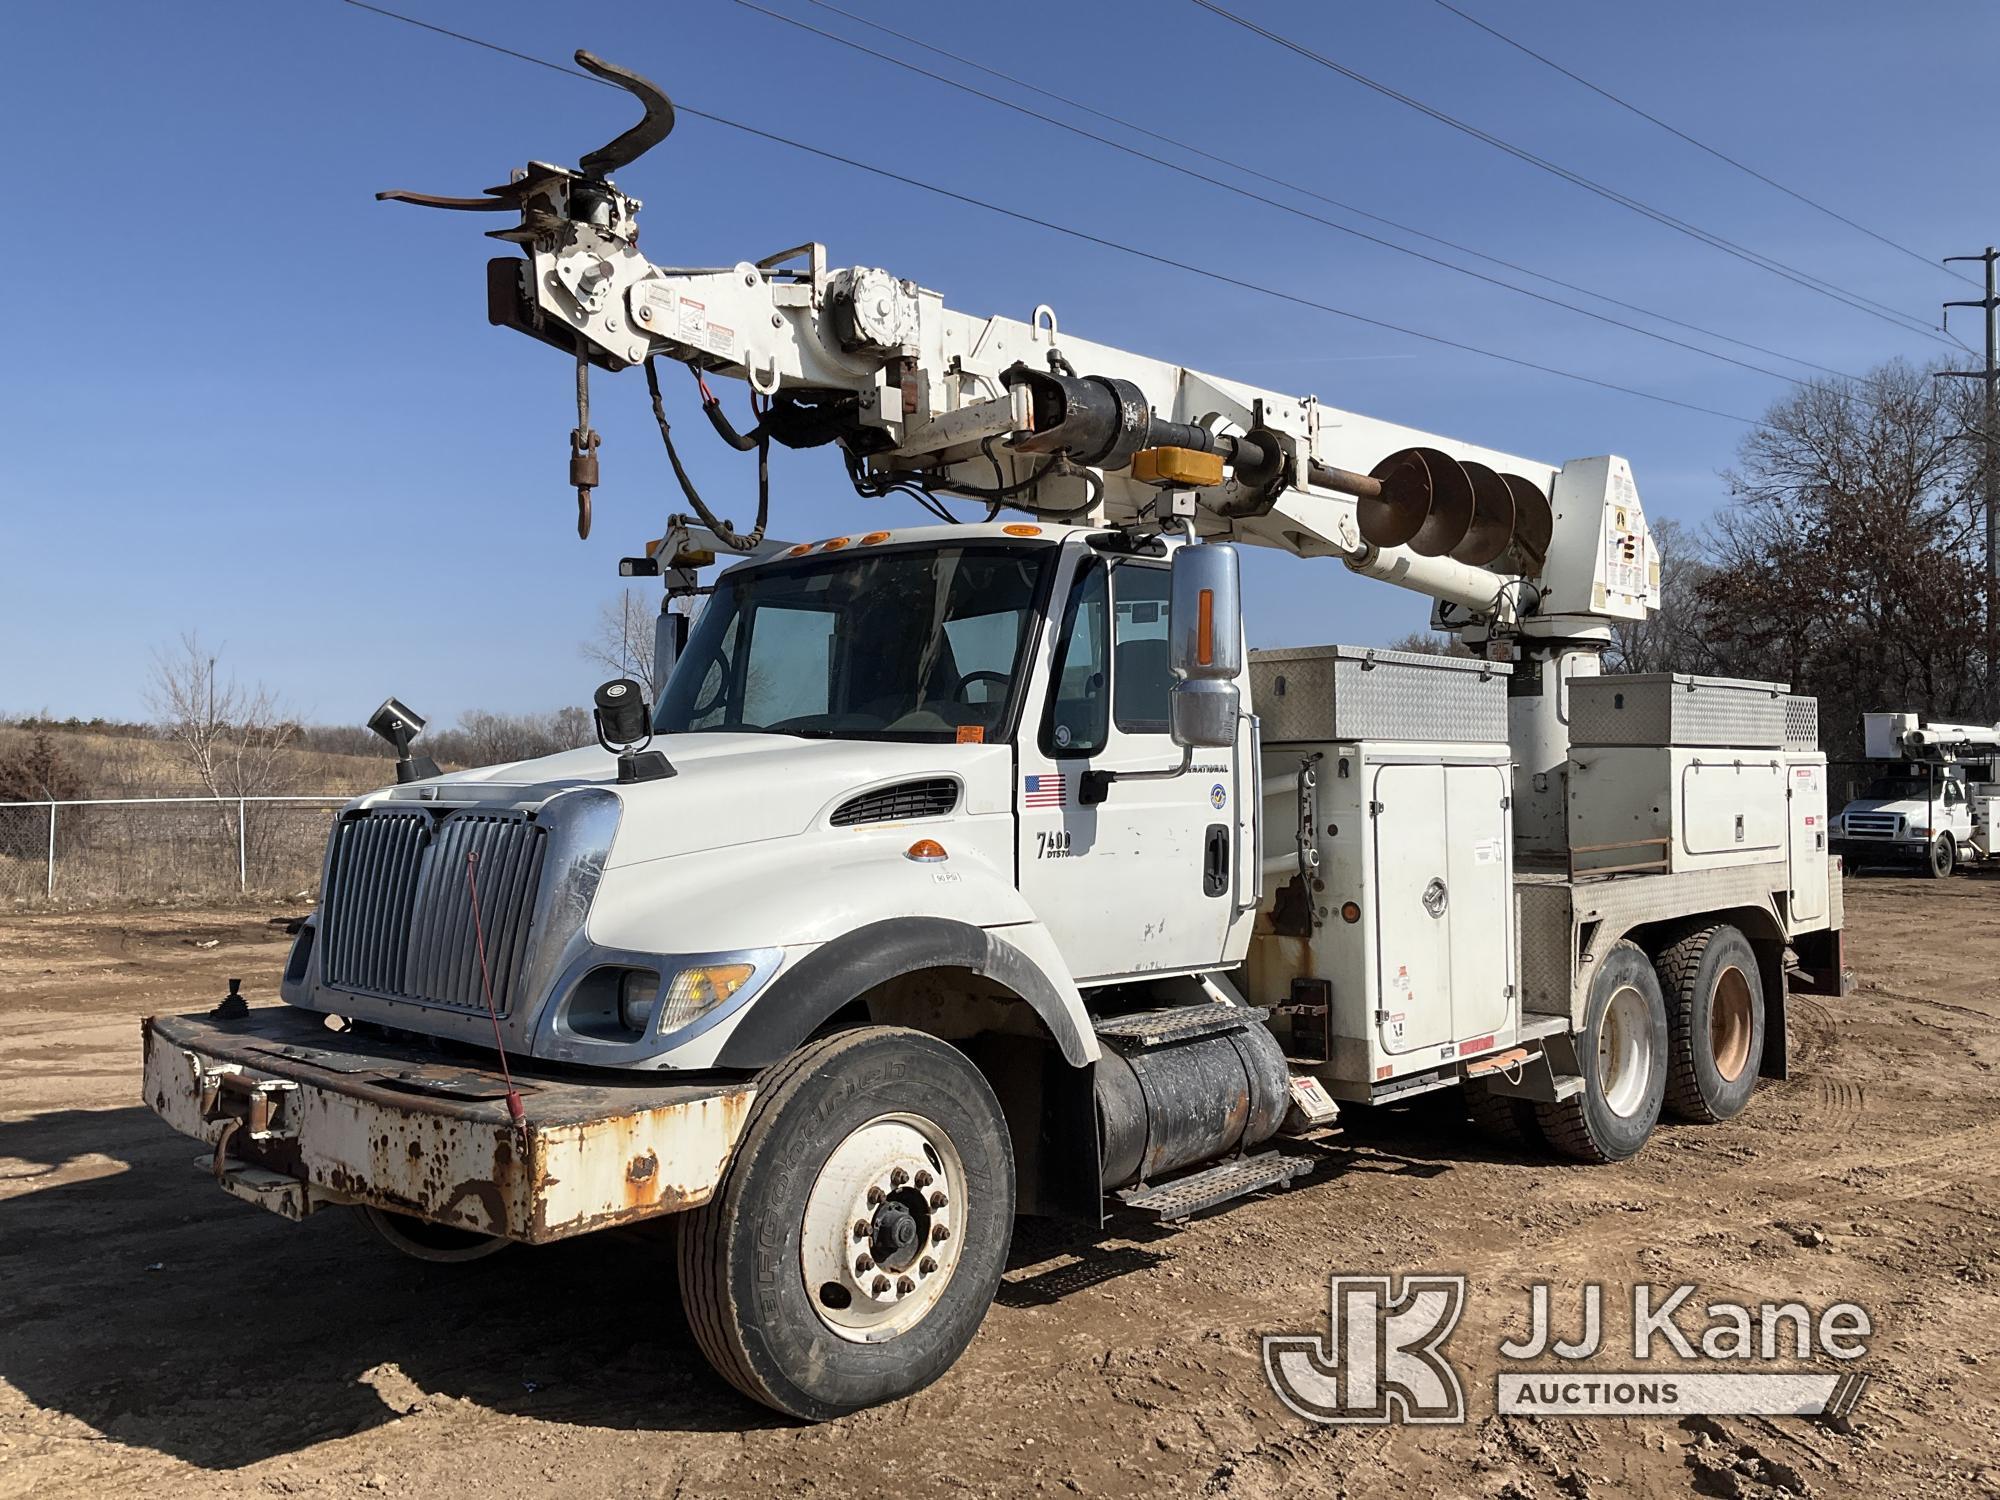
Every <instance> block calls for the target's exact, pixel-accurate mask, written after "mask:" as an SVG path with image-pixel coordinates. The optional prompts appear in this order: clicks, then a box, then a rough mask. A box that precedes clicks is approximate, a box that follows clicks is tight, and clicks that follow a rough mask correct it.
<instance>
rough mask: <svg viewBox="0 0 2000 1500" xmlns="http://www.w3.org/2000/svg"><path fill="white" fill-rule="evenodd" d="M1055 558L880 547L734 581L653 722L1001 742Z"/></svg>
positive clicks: (677, 727)
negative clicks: (1043, 591) (1045, 580)
mask: <svg viewBox="0 0 2000 1500" xmlns="http://www.w3.org/2000/svg"><path fill="white" fill-rule="evenodd" d="M1055 555H1056V549H1055V547H1054V546H1052V545H1048V544H1043V543H1036V544H1021V543H1012V544H987V545H980V544H977V543H972V544H967V545H964V546H942V547H937V546H933V547H912V548H904V549H888V548H885V549H883V550H882V551H879V552H875V551H869V552H843V553H837V554H834V555H827V554H824V553H822V554H819V555H817V556H813V557H809V558H801V559H800V560H799V561H798V562H796V563H780V564H776V565H774V566H769V567H762V568H757V569H754V570H739V571H738V572H736V573H730V574H725V575H723V577H722V578H721V579H720V580H719V581H718V582H717V584H716V586H715V593H714V595H713V597H712V598H711V599H710V600H709V603H708V607H707V609H705V610H703V611H702V615H701V619H700V620H699V621H698V622H697V623H696V625H695V627H694V631H693V633H692V635H691V636H690V638H689V640H688V644H687V649H686V651H684V652H683V653H682V654H681V658H680V660H679V661H678V662H676V663H675V665H674V671H673V676H672V677H671V678H670V679H669V681H668V683H667V690H666V692H665V693H664V694H663V695H662V696H661V699H660V709H659V713H658V715H657V716H656V719H655V727H656V728H657V729H658V730H659V731H660V732H661V733H663V734H678V733H684V732H688V731H702V730H733V731H744V730H762V731H765V732H768V733H772V734H802V735H822V736H830V737H841V738H854V739H896V740H933V741H949V740H961V741H984V740H997V739H999V738H1001V737H1002V736H1003V735H1004V733H1005V732H1006V729H1007V727H1008V725H1009V723H1010V722H1011V720H1012V715H1013V709H1014V700H1015V698H1016V696H1017V695H1018V693H1019V691H1020V678H1021V676H1022V672H1023V668H1024V664H1025V660H1026V656H1027V651H1028V643H1029V641H1030V639H1031V638H1032V635H1033V632H1032V629H1031V626H1032V625H1033V623H1034V621H1035V619H1036V607H1037V604H1038V602H1039V599H1040V594H1041V587H1042V580H1043V575H1044V574H1045V573H1046V572H1047V570H1048V568H1049V565H1050V563H1051V562H1052V561H1053V559H1054V558H1055Z"/></svg>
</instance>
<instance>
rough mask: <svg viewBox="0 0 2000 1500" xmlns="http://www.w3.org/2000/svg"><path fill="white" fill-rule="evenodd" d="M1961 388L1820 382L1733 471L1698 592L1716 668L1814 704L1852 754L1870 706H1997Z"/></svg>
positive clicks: (1889, 377)
mask: <svg viewBox="0 0 2000 1500" xmlns="http://www.w3.org/2000/svg"><path fill="white" fill-rule="evenodd" d="M1949 387H1950V383H1949V382H1943V381H1938V380H1934V379H1933V378H1932V372H1931V371H1929V370H1925V369H1917V368H1914V367H1912V366H1910V365H1908V364H1906V363H1903V362H1901V361H1897V362H1895V363H1892V364H1888V365H1884V366H1882V367H1880V368H1878V369H1877V370H1875V371H1874V372H1873V373H1872V374H1871V375H1870V376H1869V378H1868V379H1866V380H1864V381H1842V382H1819V383H1814V384H1810V385H1806V386H1804V387H1802V388H1801V389H1799V390H1798V391H1797V392H1795V393H1794V394H1793V395H1791V396H1788V397H1786V398H1785V399H1784V400H1782V401H1780V402H1778V403H1777V404H1776V405H1774V406H1773V407H1772V408H1771V409H1770V410H1769V411H1768V412H1767V413H1766V414H1765V418H1764V423H1763V425H1762V426H1760V427H1759V428H1758V429H1756V430H1755V431H1754V432H1752V433H1751V435H1750V436H1749V437H1748V438H1746V439H1745V440H1744V443H1743V446H1742V449H1741V450H1740V460H1739V464H1738V467H1737V468H1736V469H1735V470H1733V471H1731V472H1729V473H1727V474H1725V475H1724V476H1723V477H1724V478H1725V479H1726V480H1727V482H1728V484H1729V487H1730V493H1731V503H1730V505H1729V507H1728V508H1727V509H1726V510H1724V511H1723V512H1722V513H1721V514H1720V515H1719V516H1718V517H1717V518H1716V521H1715V524H1714V526H1713V528H1712V533H1711V536H1710V538H1709V553H1710V556H1709V558H1708V571H1707V572H1706V573H1705V574H1704V575H1703V576H1702V577H1701V578H1700V580H1699V581H1698V582H1697V583H1696V584H1695V586H1694V587H1693V589H1692V590H1691V591H1690V593H1691V596H1692V600H1693V610H1692V612H1691V614H1690V616H1689V619H1690V620H1691V626H1690V629H1691V630H1692V632H1693V633H1694V634H1696V635H1698V636H1699V638H1700V641H1701V646H1702V649H1703V650H1704V651H1706V652H1707V653H1708V655H1707V657H1706V659H1705V661H1704V664H1705V665H1708V666H1710V667H1711V668H1712V669H1713V670H1716V671H1720V672H1724V673H1727V674H1729V675H1735V676H1745V677H1764V678H1776V679H1780V680H1785V681H1789V682H1791V683H1792V684H1793V686H1794V688H1795V689H1796V690H1798V691H1800V692H1806V693H1812V694H1815V695H1816V696H1818V697H1819V699H1820V702H1821V711H1820V719H1821V723H1822V725H1823V726H1824V732H1825V736H1826V739H1827V742H1828V744H1829V746H1830V747H1833V748H1835V749H1836V750H1838V751H1840V752H1843V753H1849V754H1852V753H1855V752H1857V751H1858V749H1859V739H1860V715H1861V714H1862V713H1864V712H1866V711H1868V710H1870V709H1898V708H1901V709H1911V708H1914V709H1921V710H1923V711H1926V712H1928V713H1933V714H1937V715H1939V716H1941V717H1947V718H1961V717H1972V716H1976V715H1977V713H1978V709H1977V705H1978V704H1979V702H1980V700H1981V699H1982V698H1983V696H1984V693H1983V683H1984V678H1985V671H1986V665H1987V664H1986V662H1985V660H1984V658H1983V647H1982V641H1981V629H1980V622H1981V620H1982V618H1983V607H1984V602H1985V601H1984V580H1983V578H1982V576H1981V570H1980V568H1979V565H1978V547H1977V545H1976V542H1975V532H1976V529H1977V525H1978V519H1979V518H1978V509H1977V504H1976V501H1975V499H1974V497H1973V481H1974V478H1975V476H1976V463H1977V453H1976V450H1975V449H1974V447H1973V445H1971V444H1969V443H1965V442H1961V441H1959V440H1958V439H1960V438H1961V437H1963V436H1964V434H1965V432H1966V431H1967V429H1968V427H1969V426H1971V425H1973V424H1972V423H1970V422H1968V420H1967V414H1966V412H1965V411H1964V410H1963V409H1962V406H1963V401H1964V397H1963V393H1961V392H1958V391H1956V390H1953V389H1951V388H1949Z"/></svg>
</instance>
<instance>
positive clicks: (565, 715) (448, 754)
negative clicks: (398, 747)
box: [424, 708, 596, 766]
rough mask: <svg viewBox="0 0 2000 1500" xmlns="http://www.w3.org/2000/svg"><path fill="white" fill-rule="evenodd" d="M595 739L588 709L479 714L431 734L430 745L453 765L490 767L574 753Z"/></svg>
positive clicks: (427, 739)
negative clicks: (566, 752)
mask: <svg viewBox="0 0 2000 1500" xmlns="http://www.w3.org/2000/svg"><path fill="white" fill-rule="evenodd" d="M595 737H596V731H595V729H594V728H593V727H592V724H591V718H590V712H589V710H588V709H582V708H559V709H557V710H555V712H553V713H546V714H496V713H488V712H487V711H485V710H484V709H473V710H471V711H470V712H468V713H464V714H461V715H460V716H459V720H458V725H457V727H456V728H453V729H442V730H438V731H436V732H435V733H432V734H429V735H426V736H425V738H424V744H425V745H426V746H427V747H428V748H429V750H430V753H431V754H432V755H434V756H436V757H437V758H438V759H439V760H440V761H443V762H446V763H447V764H451V765H459V766H490V765H497V764H499V763H500V762H503V761H510V760H534V759H536V758H537V757H539V756H543V755H553V754H555V753H556V752H557V751H559V750H574V749H575V748H576V747H577V746H579V745H587V744H589V743H590V742H591V741H592V739H594V738H595Z"/></svg>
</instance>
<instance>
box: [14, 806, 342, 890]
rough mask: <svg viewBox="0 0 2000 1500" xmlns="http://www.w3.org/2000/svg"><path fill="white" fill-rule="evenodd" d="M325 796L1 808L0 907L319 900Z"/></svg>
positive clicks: (328, 814) (328, 812)
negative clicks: (271, 898) (270, 898)
mask: <svg viewBox="0 0 2000 1500" xmlns="http://www.w3.org/2000/svg"><path fill="white" fill-rule="evenodd" d="M348 800H350V798H349V795H329V796H320V797H228V798H215V797H114V798H85V799H80V800H71V801H54V802H0V910H12V911H20V910H25V909H28V908H31V907H40V906H115V905H121V904H123V905H133V904H137V903H140V902H156V901H168V902H181V901H230V900H237V899H240V898H242V897H246V896H265V897H268V896H298V895H317V894H318V891H319V876H320V861H321V856H322V855H323V853H324V852H325V848H326V835H327V829H328V828H329V826H330V825H331V822H332V815H333V811H334V809H335V808H337V807H339V806H340V805H341V804H342V803H344V802H347V801H348Z"/></svg>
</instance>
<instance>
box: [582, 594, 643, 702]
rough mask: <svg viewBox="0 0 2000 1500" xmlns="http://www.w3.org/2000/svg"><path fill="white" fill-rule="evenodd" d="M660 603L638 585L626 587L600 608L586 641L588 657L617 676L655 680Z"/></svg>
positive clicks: (584, 646)
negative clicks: (655, 635)
mask: <svg viewBox="0 0 2000 1500" xmlns="http://www.w3.org/2000/svg"><path fill="white" fill-rule="evenodd" d="M659 613H660V611H659V606H658V604H657V603H655V602H654V601H653V600H651V599H650V598H649V597H648V596H647V595H646V594H645V593H643V592H642V591H641V590H638V589H624V590H622V591H621V592H620V593H619V595H618V597H617V598H615V599H607V600H605V601H604V603H603V604H602V605H601V606H600V607H599V609H598V611H597V628H596V629H595V630H594V631H593V632H592V633H591V635H590V637H589V638H588V639H587V640H585V641H584V643H583V646H582V650H583V657H584V660H586V661H589V662H593V663H595V664H596V665H597V666H600V667H602V668H604V670H606V671H607V672H609V673H611V674H612V675H613V676H614V677H632V678H636V679H637V680H638V681H640V682H643V683H646V684H647V685H648V686H650V685H651V683H652V681H653V622H654V621H655V620H656V619H657V618H658V617H659Z"/></svg>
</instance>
